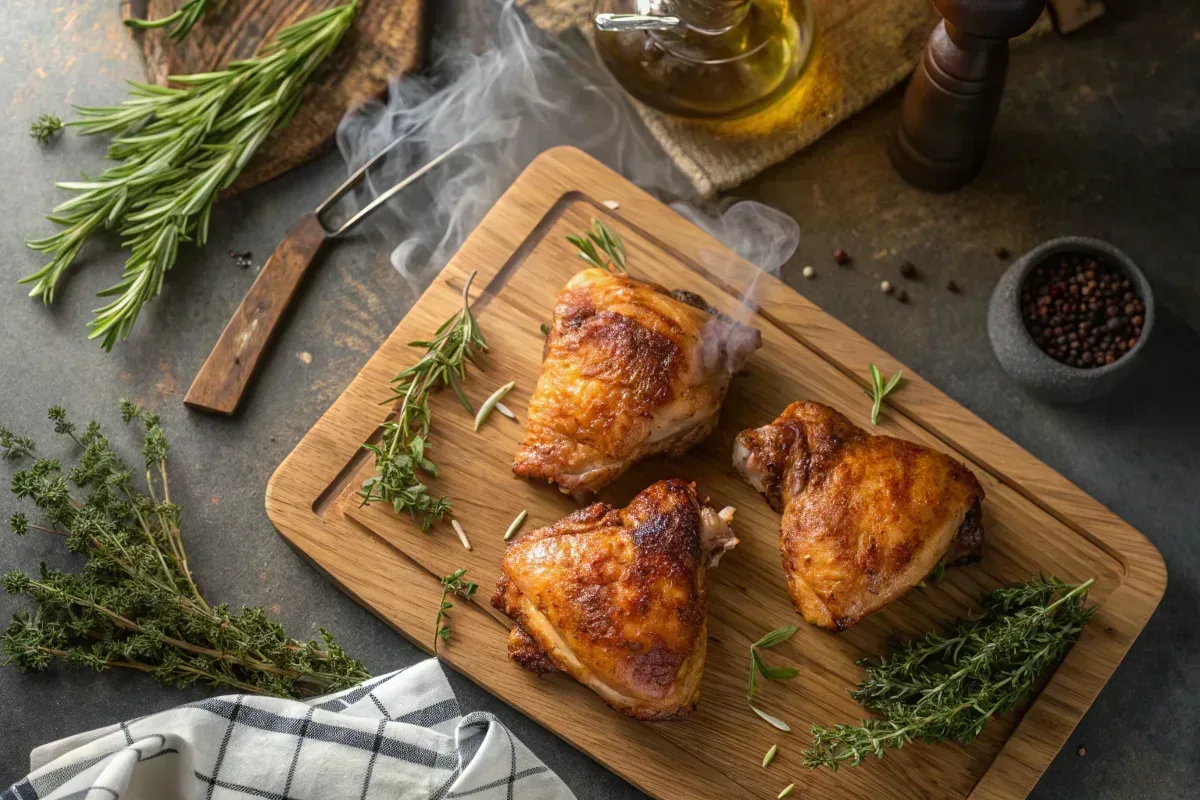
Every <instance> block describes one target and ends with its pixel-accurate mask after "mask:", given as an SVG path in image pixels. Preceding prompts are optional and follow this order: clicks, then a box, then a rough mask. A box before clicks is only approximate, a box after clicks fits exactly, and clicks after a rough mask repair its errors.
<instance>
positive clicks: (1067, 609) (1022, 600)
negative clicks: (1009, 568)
mask: <svg viewBox="0 0 1200 800" xmlns="http://www.w3.org/2000/svg"><path fill="white" fill-rule="evenodd" d="M1092 583H1093V581H1092V580H1088V581H1085V582H1083V583H1081V584H1079V585H1078V586H1070V585H1068V584H1065V583H1062V582H1061V581H1059V580H1057V579H1056V578H1053V577H1051V578H1046V577H1041V576H1039V577H1037V578H1033V579H1031V580H1029V581H1026V582H1024V583H1018V584H1014V585H1012V586H1008V587H1005V588H1002V589H998V590H996V591H994V592H992V593H991V594H989V595H987V596H986V597H984V599H983V607H984V614H983V616H982V617H980V618H979V619H974V620H963V621H960V622H959V623H958V624H957V625H955V626H954V627H953V628H952V629H950V630H949V631H947V632H945V633H937V632H934V633H930V634H929V635H927V636H926V637H925V638H924V639H923V640H920V641H916V642H913V643H911V644H909V645H908V646H907V647H903V648H900V649H899V650H896V651H895V652H893V653H892V654H891V656H890V657H887V658H884V659H883V660H882V661H880V662H879V663H872V662H870V661H869V660H863V661H861V662H860V664H861V665H863V666H865V667H867V668H868V669H867V677H866V679H865V680H864V681H863V682H862V684H860V685H859V688H858V689H857V690H855V691H853V692H851V696H852V697H854V699H855V700H857V701H858V702H859V703H861V704H862V705H863V706H865V707H866V708H867V709H869V710H871V711H873V712H875V713H876V714H877V715H878V716H876V717H874V718H872V719H866V720H863V721H862V722H861V723H859V724H858V725H835V726H833V727H823V726H820V725H814V726H813V727H812V737H813V741H812V747H811V748H810V749H809V750H807V751H806V752H805V754H804V764H805V766H807V767H808V768H809V769H816V768H817V767H821V766H825V767H829V768H830V769H831V770H836V769H837V768H838V765H839V764H842V763H846V762H848V763H849V764H850V766H858V765H859V764H860V763H862V760H863V759H864V758H865V757H866V756H868V755H871V754H874V755H875V756H876V758H883V754H884V750H885V749H887V748H891V749H896V748H899V747H902V746H903V745H904V744H905V743H907V742H911V741H913V740H920V741H923V742H928V743H933V742H941V741H946V740H950V739H952V740H954V741H957V742H959V743H961V744H964V745H966V744H969V743H970V742H972V741H973V740H974V739H975V737H977V736H978V735H979V734H980V732H981V731H982V730H983V726H984V724H985V723H986V722H987V721H988V720H989V719H990V718H991V717H992V716H993V715H994V714H1004V713H1007V712H1009V711H1011V710H1013V709H1014V708H1016V707H1017V706H1018V705H1020V704H1021V703H1022V702H1023V701H1024V700H1025V698H1026V697H1028V695H1029V693H1030V691H1031V690H1032V688H1033V685H1034V682H1035V681H1036V680H1037V678H1038V676H1039V675H1041V673H1042V672H1043V671H1044V670H1045V669H1046V668H1047V667H1049V666H1050V665H1052V664H1054V663H1056V662H1057V661H1058V660H1059V659H1061V658H1062V657H1063V656H1064V655H1065V654H1066V652H1067V650H1068V649H1070V647H1071V645H1072V644H1074V642H1075V640H1076V639H1077V638H1078V637H1079V634H1080V632H1081V631H1082V630H1083V627H1084V625H1086V624H1087V622H1088V620H1090V619H1091V618H1092V615H1093V614H1095V613H1096V606H1094V605H1092V606H1086V605H1084V602H1085V601H1086V599H1087V589H1088V587H1089V586H1091V585H1092ZM1055 597H1057V598H1058V599H1057V600H1055V599H1054V598H1055Z"/></svg>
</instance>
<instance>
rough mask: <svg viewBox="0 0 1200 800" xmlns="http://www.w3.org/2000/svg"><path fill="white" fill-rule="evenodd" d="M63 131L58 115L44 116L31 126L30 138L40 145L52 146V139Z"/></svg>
mask: <svg viewBox="0 0 1200 800" xmlns="http://www.w3.org/2000/svg"><path fill="white" fill-rule="evenodd" d="M62 129H63V121H62V120H61V119H59V118H58V115H57V114H42V115H41V116H40V117H38V118H37V119H35V120H34V121H33V122H32V123H30V125H29V138H31V139H33V140H34V141H36V142H37V143H38V144H50V137H51V136H53V135H54V134H56V133H58V132H59V131H61V130H62Z"/></svg>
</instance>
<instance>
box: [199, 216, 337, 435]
mask: <svg viewBox="0 0 1200 800" xmlns="http://www.w3.org/2000/svg"><path fill="white" fill-rule="evenodd" d="M327 240H328V237H327V236H326V234H325V229H324V228H323V227H322V226H321V221H320V220H319V219H317V215H316V214H305V215H304V216H303V217H301V218H300V221H299V222H297V223H296V224H295V225H293V226H292V227H291V229H290V230H288V232H287V234H286V235H285V236H284V237H283V241H282V242H280V243H279V246H278V247H276V248H275V252H273V253H271V257H270V258H268V259H267V263H266V264H263V268H262V270H261V271H259V273H258V277H257V278H255V279H254V283H253V284H252V285H251V286H250V290H249V291H248V292H246V296H245V297H244V298H242V302H241V303H240V304H238V307H237V310H236V311H234V312H233V317H232V319H230V320H229V324H228V325H226V326H225V330H223V331H222V332H221V337H220V338H219V339H217V343H216V344H215V345H214V346H213V350H212V352H211V353H209V356H208V358H207V359H205V360H204V364H203V365H201V367H200V371H199V372H198V373H196V377H195V379H194V380H193V381H192V385H191V387H190V388H189V389H188V392H187V396H186V397H184V398H183V402H184V403H186V404H187V405H189V406H191V407H192V408H196V409H199V410H201V411H211V412H213V413H216V414H233V413H234V412H236V411H237V409H238V405H239V404H240V403H241V402H242V395H243V394H244V393H245V391H246V387H247V386H248V385H249V383H250V381H251V379H253V377H254V373H255V370H257V369H258V363H259V361H260V360H261V359H262V356H263V354H264V353H265V352H266V351H267V349H268V348H269V347H270V345H271V340H272V339H273V338H274V336H275V330H276V328H277V327H278V326H279V323H280V321H281V320H282V318H283V315H284V312H286V311H287V308H288V306H289V305H291V303H292V298H293V297H294V296H295V294H296V290H297V289H299V288H300V284H302V283H303V282H304V278H305V276H307V275H308V272H309V269H310V268H311V267H312V265H313V262H314V261H316V258H317V256H318V255H319V254H320V252H321V249H322V248H323V246H324V245H325V242H326V241H327Z"/></svg>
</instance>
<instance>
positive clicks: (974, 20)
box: [888, 0, 1046, 192]
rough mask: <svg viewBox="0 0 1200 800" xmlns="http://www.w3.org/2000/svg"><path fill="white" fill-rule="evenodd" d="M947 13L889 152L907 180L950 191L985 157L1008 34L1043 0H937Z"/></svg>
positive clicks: (1028, 20) (1029, 19)
mask: <svg viewBox="0 0 1200 800" xmlns="http://www.w3.org/2000/svg"><path fill="white" fill-rule="evenodd" d="M933 4H934V6H935V7H936V8H937V10H938V12H939V13H940V14H941V15H942V18H943V19H942V21H941V22H939V23H938V26H937V27H936V28H935V29H934V31H933V34H932V35H931V36H930V37H929V43H928V44H926V46H925V54H924V56H923V57H922V58H921V63H920V64H918V65H917V69H916V71H915V72H914V73H913V76H912V80H911V81H910V82H909V84H908V89H907V91H905V93H904V105H903V108H902V109H901V115H900V126H899V127H898V128H897V129H896V135H895V136H893V137H892V140H891V142H890V144H889V145H888V157H889V158H890V159H891V162H892V166H894V167H895V168H896V171H897V172H899V173H900V174H901V175H902V176H903V177H904V179H905V180H907V181H908V182H909V183H912V184H914V185H915V186H918V187H920V188H922V189H926V190H929V191H934V192H947V191H950V190H952V189H957V188H959V187H961V186H964V185H966V184H967V183H969V182H970V181H971V179H972V178H974V177H975V175H976V174H977V173H978V172H979V168H980V167H982V166H983V162H984V159H986V158H987V152H988V143H989V140H990V138H991V132H992V124H993V123H994V122H995V120H996V111H997V109H998V108H999V107H1000V97H1001V95H1002V94H1003V93H1004V78H1005V74H1006V73H1007V71H1008V40H1009V39H1011V38H1013V37H1014V36H1019V35H1020V34H1022V33H1024V32H1025V31H1027V30H1029V28H1030V27H1031V26H1032V25H1033V23H1035V22H1037V19H1038V17H1039V16H1041V13H1042V10H1043V8H1044V7H1045V5H1046V3H1045V0H934V3H933Z"/></svg>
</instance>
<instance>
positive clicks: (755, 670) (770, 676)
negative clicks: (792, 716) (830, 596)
mask: <svg viewBox="0 0 1200 800" xmlns="http://www.w3.org/2000/svg"><path fill="white" fill-rule="evenodd" d="M795 633H796V626H795V625H785V626H783V627H782V628H776V629H775V630H773V631H771V632H770V633H768V634H766V635H765V636H763V637H762V638H761V639H759V640H758V641H757V642H755V643H754V644H752V645H750V688H749V690H748V691H747V693H746V700H747V701H748V702H749V703H750V710H751V711H753V712H754V713H755V714H757V715H758V716H760V717H761V718H762V719H764V720H766V721H767V722H768V723H770V724H771V725H773V726H774V727H776V728H778V729H779V730H781V731H790V730H791V728H790V727H789V726H788V724H787V723H786V722H784V721H783V720H781V719H779V717H776V716H773V715H771V714H768V713H766V712H765V711H763V710H761V709H759V708H757V707H755V705H754V702H753V701H754V692H755V690H756V689H757V687H758V676H760V675H761V676H762V677H764V678H766V679H767V680H772V681H786V680H790V679H792V678H794V677H796V676H797V675H799V674H800V671H799V670H797V669H795V668H794V667H768V666H767V665H766V662H764V661H763V660H762V656H761V655H760V654H759V650H760V649H763V650H766V649H768V648H771V647H774V646H775V645H777V644H782V643H784V642H786V641H787V640H788V639H790V638H792V636H794V635H795Z"/></svg>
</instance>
